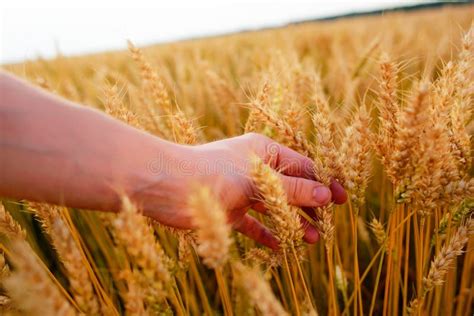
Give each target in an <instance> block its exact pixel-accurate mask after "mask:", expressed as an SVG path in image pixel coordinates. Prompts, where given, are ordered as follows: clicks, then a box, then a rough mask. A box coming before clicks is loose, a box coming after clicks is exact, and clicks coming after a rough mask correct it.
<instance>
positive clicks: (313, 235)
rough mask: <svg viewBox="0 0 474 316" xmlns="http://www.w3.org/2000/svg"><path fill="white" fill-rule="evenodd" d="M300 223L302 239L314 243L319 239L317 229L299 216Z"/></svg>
mask: <svg viewBox="0 0 474 316" xmlns="http://www.w3.org/2000/svg"><path fill="white" fill-rule="evenodd" d="M301 225H302V226H303V228H304V236H303V240H304V241H306V242H307V243H308V244H314V243H316V242H318V241H319V237H320V236H319V231H318V230H317V229H316V227H314V226H313V225H311V224H310V223H309V222H308V221H307V220H306V219H305V218H303V217H301Z"/></svg>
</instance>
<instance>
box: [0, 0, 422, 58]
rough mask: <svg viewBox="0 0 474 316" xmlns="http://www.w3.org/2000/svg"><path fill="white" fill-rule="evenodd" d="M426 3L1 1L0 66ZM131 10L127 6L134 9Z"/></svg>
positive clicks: (406, 0) (384, 0) (369, 0)
mask: <svg viewBox="0 0 474 316" xmlns="http://www.w3.org/2000/svg"><path fill="white" fill-rule="evenodd" d="M427 3H428V2H426V1H416V0H415V1H409V0H404V1H396V0H382V1H372V0H363V1H315V0H278V1H275V0H256V1H255V0H254V1H251V0H248V1H247V0H246V1H235V0H229V1H219V0H203V1H184V0H174V1H144V0H135V1H109V0H106V1H90V0H87V1H60V0H46V1H41V0H35V1H31V0H30V1H17V0H10V1H2V4H0V22H1V23H0V34H1V38H0V63H12V62H19V61H22V60H25V59H34V58H37V57H43V58H50V57H54V56H56V55H57V54H58V52H60V53H61V54H64V55H78V54H84V53H93V52H100V51H107V50H114V49H124V48H125V47H126V40H127V39H130V40H132V41H133V42H134V43H136V44H137V45H147V44H156V43H161V42H168V41H175V40H180V39H188V38H194V37H201V36H212V35H218V34H225V33H231V32H237V31H243V30H252V29H260V28H264V27H277V26H282V25H285V24H288V23H291V22H298V21H302V20H312V19H319V18H326V17H333V16H338V15H345V14H351V13H358V12H366V11H373V10H384V9H390V8H395V7H401V6H413V5H419V4H427ZM132 6H133V7H132Z"/></svg>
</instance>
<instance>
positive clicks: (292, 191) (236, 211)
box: [132, 133, 347, 249]
mask: <svg viewBox="0 0 474 316" xmlns="http://www.w3.org/2000/svg"><path fill="white" fill-rule="evenodd" d="M177 150H178V151H179V152H178V153H176V154H175V155H173V156H174V157H177V158H176V159H177V160H176V161H175V162H173V161H171V162H170V161H169V159H162V160H161V161H154V163H153V164H151V165H150V167H151V168H150V170H152V171H153V172H154V173H156V179H157V180H155V181H154V182H153V183H152V184H150V185H148V186H146V187H144V188H141V189H140V190H137V191H136V192H135V193H134V196H132V198H136V200H138V201H143V205H142V207H143V209H144V212H145V214H146V215H148V216H150V217H152V218H154V219H156V220H158V221H159V222H161V223H163V224H165V225H168V226H172V227H176V228H182V229H189V228H192V221H191V218H190V216H189V213H188V212H187V211H186V209H187V198H186V197H188V196H189V194H191V193H192V189H193V187H194V186H195V185H196V184H199V185H205V186H208V187H210V188H211V190H212V192H214V194H215V195H216V197H218V198H219V200H220V201H221V204H222V206H223V207H224V208H225V209H226V210H227V212H228V220H229V222H230V224H231V225H232V226H233V228H234V229H236V230H237V231H239V232H241V233H243V234H245V235H247V236H249V237H250V238H252V239H254V240H256V241H257V242H259V243H261V244H263V245H266V246H268V247H271V248H274V249H275V248H277V247H278V242H277V240H276V239H275V237H274V236H273V235H272V234H271V232H270V231H269V230H268V229H267V228H266V227H265V226H264V225H263V224H262V223H260V222H259V221H257V220H256V219H255V218H254V217H252V216H250V215H249V214H247V212H248V210H249V209H250V208H252V209H254V210H256V211H258V212H261V213H265V207H264V206H263V204H262V202H261V201H259V199H258V198H259V194H258V192H257V189H256V188H255V186H254V184H253V181H252V180H251V179H250V177H249V171H250V168H251V166H252V165H251V159H250V157H251V155H252V154H255V155H257V156H258V157H260V158H261V159H262V160H263V161H264V162H265V163H269V164H270V166H271V167H272V168H274V169H275V170H278V171H279V173H280V176H281V180H282V183H283V187H284V189H285V191H286V193H287V198H288V201H289V203H290V204H292V205H295V206H299V207H303V208H311V207H318V206H324V205H326V204H328V203H329V202H330V201H331V200H332V201H334V202H335V203H336V204H342V203H344V202H345V201H346V199H347V196H346V193H345V191H344V189H343V187H342V186H341V185H340V184H339V183H337V182H333V183H332V184H331V185H330V188H327V187H325V186H324V185H323V184H321V183H320V182H317V181H316V180H315V176H314V172H313V164H312V161H311V160H310V159H309V158H307V157H304V156H303V155H301V154H299V153H297V152H295V151H293V150H291V149H289V148H287V147H285V146H282V145H280V144H278V143H277V142H275V141H273V140H272V139H270V138H268V137H265V136H263V135H259V134H254V133H250V134H245V135H242V136H238V137H234V138H230V139H225V140H220V141H216V142H211V143H207V144H203V145H198V146H193V147H188V146H183V147H179V149H177ZM308 212H309V215H310V216H314V213H311V210H310V209H309V210H308ZM301 220H302V223H303V227H305V235H304V240H305V241H306V242H308V243H314V242H316V241H318V240H319V233H318V231H317V230H316V228H315V227H313V226H312V225H310V224H309V223H307V222H306V220H305V219H303V218H302V219H301Z"/></svg>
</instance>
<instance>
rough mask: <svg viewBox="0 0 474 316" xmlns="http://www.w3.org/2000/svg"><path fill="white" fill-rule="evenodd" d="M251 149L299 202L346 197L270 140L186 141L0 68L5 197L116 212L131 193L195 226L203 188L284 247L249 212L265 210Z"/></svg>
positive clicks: (237, 223) (154, 213)
mask: <svg viewBox="0 0 474 316" xmlns="http://www.w3.org/2000/svg"><path fill="white" fill-rule="evenodd" d="M252 153H253V154H256V155H258V156H259V157H260V158H261V159H263V160H264V161H265V162H268V163H270V165H271V166H272V167H273V168H275V169H276V170H278V171H279V172H280V174H281V179H282V182H283V185H284V188H285V191H286V193H287V196H288V199H289V201H290V203H291V204H293V205H297V206H301V207H316V206H322V205H326V204H327V203H329V202H330V201H331V200H333V201H334V202H335V203H338V204H341V203H344V202H345V201H346V198H347V197H346V193H345V191H344V189H343V188H342V186H341V185H339V184H338V183H337V182H333V183H332V184H331V187H330V189H329V188H327V187H325V186H323V185H322V184H321V183H319V182H317V181H315V178H314V175H313V172H312V162H311V160H309V159H308V158H306V157H304V156H302V155H300V154H298V153H296V152H294V151H293V150H291V149H289V148H286V147H284V146H282V145H279V144H278V143H276V142H274V141H272V140H271V139H269V138H267V137H265V136H262V135H259V134H246V135H242V136H239V137H234V138H230V139H225V140H221V141H216V142H211V143H207V144H203V145H198V146H184V145H178V144H174V143H171V142H168V141H165V140H162V139H160V138H158V137H155V136H153V135H150V134H147V133H145V132H142V131H139V130H137V129H134V128H132V127H130V126H128V125H126V124H124V123H122V122H120V121H117V120H115V119H113V118H111V117H109V116H107V115H105V114H104V113H101V112H99V111H97V110H94V109H91V108H88V107H84V106H80V105H76V104H74V103H72V102H70V101H67V100H64V99H61V98H59V97H56V96H54V95H51V94H48V93H46V92H43V91H42V90H39V89H37V88H35V87H33V86H31V85H29V84H27V83H25V82H23V81H21V80H19V79H16V78H14V77H13V76H11V75H8V74H6V73H4V72H0V196H2V197H7V198H15V199H27V200H34V201H42V202H48V203H53V204H61V205H66V206H69V207H76V208H84V209H91V210H103V211H118V210H119V209H120V195H121V194H126V195H128V196H129V197H130V198H131V199H132V200H133V201H135V202H136V203H137V204H138V205H139V207H140V208H141V209H142V210H143V213H144V214H145V215H147V216H150V217H151V218H153V219H156V220H158V221H159V222H161V223H163V224H165V225H169V226H172V227H176V228H192V224H191V220H190V218H189V216H188V211H187V205H186V204H187V203H186V197H187V196H189V193H190V192H191V191H192V190H193V188H194V186H196V185H197V184H199V185H207V186H209V187H210V188H211V189H212V191H213V192H214V193H215V194H216V196H218V197H219V198H220V200H221V202H222V205H223V206H224V207H225V209H226V210H227V211H228V219H229V222H230V223H231V224H232V225H233V227H234V228H235V229H236V230H238V231H240V232H241V233H243V234H245V235H247V236H249V237H250V238H253V239H254V240H256V241H258V242H259V243H261V244H264V245H266V246H268V247H271V248H277V247H278V243H277V241H276V239H275V238H274V237H273V236H272V235H271V233H270V232H269V230H268V229H267V228H266V227H264V226H263V225H262V224H261V223H259V222H258V221H257V220H256V219H255V218H253V217H251V216H250V215H249V214H247V211H248V210H249V209H250V208H253V209H255V210H257V211H259V212H263V213H265V208H264V206H263V205H262V204H261V203H260V202H259V200H258V192H257V190H256V188H255V186H254V185H253V183H252V181H251V180H250V178H249V176H248V172H249V168H250V163H249V159H250V155H251V154H252ZM303 222H304V221H303ZM304 226H305V229H306V233H305V240H306V241H307V242H309V243H314V242H316V241H317V240H318V239H319V234H318V232H317V230H316V229H315V228H314V227H313V226H311V225H309V224H307V223H305V225H304Z"/></svg>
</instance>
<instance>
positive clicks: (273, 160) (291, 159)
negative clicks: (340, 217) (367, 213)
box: [266, 142, 347, 206]
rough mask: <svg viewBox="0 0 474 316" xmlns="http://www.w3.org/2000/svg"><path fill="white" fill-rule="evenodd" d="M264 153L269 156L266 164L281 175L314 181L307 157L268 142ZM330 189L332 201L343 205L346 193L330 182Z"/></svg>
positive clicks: (311, 165) (339, 185)
mask: <svg viewBox="0 0 474 316" xmlns="http://www.w3.org/2000/svg"><path fill="white" fill-rule="evenodd" d="M266 152H267V154H268V156H269V158H268V163H269V164H270V165H271V166H272V167H273V168H274V169H276V170H277V171H279V172H280V173H281V174H283V175H286V176H291V177H300V178H305V179H309V180H316V178H317V176H316V175H315V174H314V168H313V166H314V164H313V161H312V160H311V159H309V158H308V157H305V156H303V155H301V154H300V153H297V152H296V151H294V150H292V149H290V148H288V147H285V146H283V145H280V144H278V143H276V142H270V143H269V144H268V145H267V148H266ZM330 189H331V192H332V194H333V197H332V198H333V201H334V202H335V203H336V204H344V203H345V202H346V200H347V193H346V191H345V190H344V187H343V186H342V185H341V184H340V183H338V182H337V181H332V182H331V185H330ZM311 206H312V205H311Z"/></svg>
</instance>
